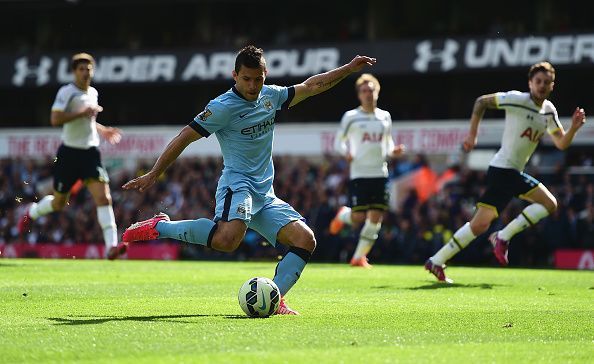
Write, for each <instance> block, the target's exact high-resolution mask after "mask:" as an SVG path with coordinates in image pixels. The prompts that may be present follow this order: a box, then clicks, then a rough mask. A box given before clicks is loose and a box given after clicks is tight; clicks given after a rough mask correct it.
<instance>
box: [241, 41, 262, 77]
mask: <svg viewBox="0 0 594 364" xmlns="http://www.w3.org/2000/svg"><path fill="white" fill-rule="evenodd" d="M241 66H245V67H247V68H261V69H263V70H265V69H266V60H265V59H264V51H263V50H262V48H258V47H256V46H253V45H249V46H246V47H243V48H242V49H241V50H240V51H239V53H238V54H237V57H236V58H235V72H236V73H239V69H240V68H241Z"/></svg>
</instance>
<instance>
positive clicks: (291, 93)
mask: <svg viewBox="0 0 594 364" xmlns="http://www.w3.org/2000/svg"><path fill="white" fill-rule="evenodd" d="M287 92H288V95H287V101H285V102H283V104H282V105H281V110H287V109H288V108H289V105H291V102H292V101H293V98H294V97H295V86H290V87H287Z"/></svg>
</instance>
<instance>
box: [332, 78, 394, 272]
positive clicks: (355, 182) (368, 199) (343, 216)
mask: <svg viewBox="0 0 594 364" xmlns="http://www.w3.org/2000/svg"><path fill="white" fill-rule="evenodd" d="M355 90H356V91H357V97H358V98H359V102H360V103H361V104H360V106H359V107H358V108H356V109H353V110H349V111H347V112H346V113H345V114H344V115H343V117H342V120H341V122H340V128H339V130H338V132H337V134H336V138H335V139H334V149H335V150H336V151H337V152H338V153H340V154H341V155H343V156H344V157H345V158H346V160H347V161H348V162H349V163H350V181H349V201H350V206H351V207H347V206H342V207H340V208H339V209H338V212H337V213H336V216H335V217H334V219H333V220H332V221H331V222H330V234H333V235H336V234H338V233H339V232H340V230H342V228H343V227H344V225H345V224H346V225H353V226H354V227H359V226H361V224H363V228H362V229H361V232H360V233H359V242H358V244H357V248H356V249H355V253H354V254H353V257H352V258H351V265H352V266H355V267H364V268H371V264H369V262H368V260H367V254H368V253H369V251H371V248H372V247H373V244H374V243H375V241H376V240H377V238H378V233H379V231H380V229H381V227H382V219H383V216H384V212H385V211H386V210H387V208H388V192H387V190H386V183H387V181H388V163H387V162H386V159H387V158H394V157H397V156H399V155H401V154H402V153H403V152H404V146H403V145H399V146H397V147H395V146H394V140H393V139H392V117H391V116H390V113H389V112H387V111H385V110H382V109H380V108H378V107H377V100H378V98H379V92H380V83H379V81H378V80H377V78H375V77H374V76H372V75H371V74H368V73H366V74H363V75H361V77H359V78H358V79H357V81H356V82H355ZM363 222H364V223H363Z"/></svg>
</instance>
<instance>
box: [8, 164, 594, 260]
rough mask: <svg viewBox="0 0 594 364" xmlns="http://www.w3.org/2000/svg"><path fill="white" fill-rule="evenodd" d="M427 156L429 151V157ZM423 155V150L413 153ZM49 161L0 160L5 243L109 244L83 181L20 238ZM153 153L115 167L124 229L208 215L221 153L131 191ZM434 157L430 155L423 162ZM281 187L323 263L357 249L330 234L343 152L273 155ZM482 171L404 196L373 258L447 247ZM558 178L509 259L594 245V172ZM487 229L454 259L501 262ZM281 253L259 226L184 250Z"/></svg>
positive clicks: (187, 254)
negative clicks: (156, 217) (544, 210)
mask: <svg viewBox="0 0 594 364" xmlns="http://www.w3.org/2000/svg"><path fill="white" fill-rule="evenodd" d="M421 159H422V158H421ZM413 160H415V162H413V163H415V164H416V163H419V158H418V157H413ZM51 163H52V161H51V160H41V161H32V160H14V161H10V160H0V171H1V172H2V173H1V174H0V242H8V243H11V242H18V241H22V242H27V243H29V244H36V243H40V242H49V243H74V242H86V243H97V244H102V242H101V241H102V239H101V236H102V235H101V230H100V227H99V225H98V224H97V223H96V219H95V209H94V207H93V204H92V199H90V198H87V197H88V196H87V195H86V194H87V193H88V192H87V191H86V190H85V189H82V190H81V191H80V192H78V193H77V194H76V195H74V196H73V197H72V198H71V200H70V207H69V209H68V210H67V211H66V212H65V213H64V214H50V215H48V216H44V217H43V218H42V219H40V221H39V223H37V224H33V226H32V229H31V232H30V233H28V234H27V235H26V236H22V237H19V236H18V234H17V231H16V221H17V219H16V218H17V217H18V216H20V214H21V213H22V212H23V208H24V206H25V205H26V204H27V203H28V202H30V201H33V200H35V199H37V198H38V196H41V195H42V193H40V191H39V189H40V188H45V187H44V184H45V183H46V180H47V176H48V175H49V172H48V171H49V170H51ZM147 163H148V164H151V163H152V161H141V162H139V165H138V169H137V170H136V171H135V172H134V173H133V174H129V173H127V172H125V171H122V173H119V174H116V173H114V174H113V176H114V177H113V178H112V182H111V183H112V186H113V187H114V188H113V192H112V194H113V201H114V212H115V216H116V221H117V222H118V227H119V229H120V231H119V236H121V233H122V231H123V229H125V228H126V227H128V226H129V225H130V224H131V223H132V222H134V221H138V220H143V219H146V218H149V217H151V216H152V214H153V213H154V212H155V211H164V212H167V213H168V214H170V216H171V218H172V219H179V218H188V217H191V216H205V217H210V218H212V215H213V211H214V200H213V199H212V196H214V190H215V189H216V183H217V179H218V177H219V175H220V173H221V169H222V160H221V159H220V158H200V159H197V158H183V159H180V160H178V161H177V162H176V163H175V164H174V165H173V166H172V167H171V168H170V169H169V170H168V172H167V174H166V175H164V176H163V177H161V179H160V180H159V182H158V183H157V184H156V185H155V186H153V188H151V189H149V190H148V191H146V192H145V193H143V194H140V193H137V192H127V191H123V190H121V189H120V188H117V187H116V186H121V185H122V184H123V183H124V182H125V181H127V180H129V179H130V178H131V177H133V176H135V175H139V174H141V173H143V171H145V170H146V166H147V165H148V164H147ZM424 164H426V161H425V162H424ZM275 166H276V176H277V178H276V179H275V185H274V188H275V191H276V193H277V195H278V196H279V197H280V198H282V199H284V200H285V201H287V202H289V203H291V204H293V206H295V208H296V209H297V210H298V211H299V212H300V213H301V214H302V215H303V216H304V217H305V218H306V220H307V223H308V224H309V225H310V226H311V228H312V229H313V230H314V232H315V234H316V237H317V240H318V247H317V250H316V252H315V253H314V255H313V257H312V259H313V260H317V261H334V262H335V261H342V262H346V259H347V258H348V257H349V256H350V255H351V254H352V252H353V250H354V248H355V243H356V241H355V240H356V238H355V236H356V232H353V231H349V230H348V229H346V230H345V231H344V232H343V233H342V234H341V235H338V236H331V235H330V234H329V233H328V225H329V223H330V220H331V219H332V217H333V216H334V214H335V212H336V209H337V207H338V206H340V205H341V204H342V203H344V202H346V200H347V190H346V183H347V181H348V169H347V166H346V165H345V164H344V163H343V162H342V160H341V159H337V158H336V157H333V156H324V157H320V158H318V159H316V160H310V159H306V158H303V157H296V156H280V157H275ZM484 177H485V176H484V173H483V172H476V171H469V170H465V169H461V170H459V171H458V176H457V178H454V179H452V180H450V181H449V182H448V183H446V184H445V185H444V187H443V188H442V189H441V190H440V191H439V192H438V193H436V194H435V195H433V196H432V197H431V198H430V199H428V200H427V201H426V202H425V203H421V202H420V201H419V199H418V197H417V196H416V193H415V190H414V189H411V190H410V191H409V192H408V193H407V194H406V195H404V196H402V198H401V199H400V200H399V201H398V206H396V209H395V211H390V212H388V213H387V215H386V218H385V223H384V226H383V227H382V230H381V231H380V237H379V239H378V242H377V244H376V247H375V248H374V250H373V252H372V255H371V258H372V259H373V260H374V261H376V262H378V263H398V264H421V263H422V262H423V261H424V260H425V259H426V258H427V257H428V256H429V255H431V254H432V252H434V251H435V250H436V249H438V248H439V246H440V245H442V244H444V242H446V241H447V240H448V239H449V238H450V236H451V234H452V230H453V229H455V228H456V226H460V224H461V223H462V222H464V221H467V220H468V219H469V218H470V217H471V215H472V213H473V208H474V203H475V201H476V199H477V198H478V196H480V194H481V191H482V188H483V186H484V184H485V180H484ZM537 178H541V179H545V178H551V179H552V180H554V181H555V182H554V183H553V184H551V185H550V189H551V191H552V192H553V193H554V194H555V195H556V196H558V202H559V209H558V210H557V211H556V212H555V213H554V214H552V215H551V216H549V217H548V218H547V221H546V222H545V223H544V224H539V225H537V226H536V227H534V228H532V229H528V230H526V231H524V232H523V233H521V234H519V235H518V236H516V237H514V239H513V242H512V245H513V248H512V249H510V261H511V262H512V264H515V265H526V266H532V265H538V266H546V265H550V264H552V261H551V256H552V253H553V251H554V250H555V249H559V248H580V249H594V181H593V179H592V177H586V176H585V175H581V176H570V175H569V174H567V172H565V171H562V172H560V171H558V172H556V175H555V176H552V175H549V176H538V175H537ZM522 207H523V202H521V201H519V200H514V201H513V202H512V203H511V204H510V205H509V206H508V208H507V209H506V210H504V211H503V213H502V214H501V216H500V219H499V221H496V222H495V223H494V224H493V226H492V227H491V229H492V230H493V231H494V230H497V229H498V228H500V226H502V225H504V224H505V223H507V222H508V221H509V219H510V218H511V217H513V216H515V215H517V213H519V211H521V209H522ZM487 236H488V233H487V234H484V236H481V237H479V238H478V240H479V242H478V243H477V244H473V245H472V246H471V247H469V249H468V251H464V252H463V254H460V255H459V256H457V257H456V258H455V259H454V260H453V262H454V263H465V264H494V260H493V257H492V253H491V248H490V246H489V243H488V242H487ZM278 255H279V251H278V250H277V249H274V248H271V247H270V245H269V244H267V243H266V242H265V240H264V239H263V238H262V237H261V236H259V234H257V233H256V232H254V231H251V230H249V231H248V234H246V237H245V239H244V244H242V247H241V248H240V249H239V250H238V251H236V252H234V253H233V254H231V255H227V254H221V253H218V252H215V251H213V250H210V249H208V248H204V247H202V246H199V247H198V246H193V245H189V244H184V246H183V249H182V256H183V258H186V259H239V260H247V259H264V258H267V259H270V258H273V257H277V256H278Z"/></svg>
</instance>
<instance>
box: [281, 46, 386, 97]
mask: <svg viewBox="0 0 594 364" xmlns="http://www.w3.org/2000/svg"><path fill="white" fill-rule="evenodd" d="M375 62H376V59H375V58H371V57H367V56H356V57H355V58H353V60H352V61H350V62H349V63H347V64H345V65H343V66H341V67H338V68H335V69H333V70H330V71H328V72H324V73H320V74H317V75H315V76H311V77H310V78H308V79H307V80H305V81H303V82H302V83H300V84H297V85H295V96H294V97H293V101H292V102H291V104H290V105H289V107H291V106H294V105H297V104H298V103H300V102H301V101H303V100H305V99H307V98H308V97H310V96H314V95H317V94H319V93H322V92H324V91H326V90H329V89H331V88H332V87H334V86H335V85H336V84H337V83H339V82H340V81H342V80H343V79H344V78H346V77H347V76H348V75H350V74H351V73H353V72H359V71H360V70H361V69H363V67H365V66H373V65H374V64H375Z"/></svg>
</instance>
